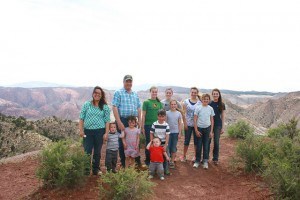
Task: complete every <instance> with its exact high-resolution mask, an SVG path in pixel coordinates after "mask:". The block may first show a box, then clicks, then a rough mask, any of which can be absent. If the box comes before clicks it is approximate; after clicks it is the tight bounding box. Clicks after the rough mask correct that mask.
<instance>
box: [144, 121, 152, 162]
mask: <svg viewBox="0 0 300 200" xmlns="http://www.w3.org/2000/svg"><path fill="white" fill-rule="evenodd" d="M144 129H145V138H146V145H145V146H147V145H148V144H149V142H150V129H151V125H144ZM145 156H146V159H145V164H146V165H149V164H150V152H149V150H148V149H147V148H145Z"/></svg>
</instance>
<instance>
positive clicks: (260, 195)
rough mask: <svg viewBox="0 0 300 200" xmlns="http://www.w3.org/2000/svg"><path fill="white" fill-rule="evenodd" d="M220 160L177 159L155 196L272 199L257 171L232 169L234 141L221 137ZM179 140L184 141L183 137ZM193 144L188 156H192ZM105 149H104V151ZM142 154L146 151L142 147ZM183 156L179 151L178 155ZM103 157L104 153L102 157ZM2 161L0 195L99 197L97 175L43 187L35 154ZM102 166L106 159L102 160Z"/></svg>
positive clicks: (20, 196)
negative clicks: (205, 163) (73, 184)
mask: <svg viewBox="0 0 300 200" xmlns="http://www.w3.org/2000/svg"><path fill="white" fill-rule="evenodd" d="M220 143H221V153H220V164H219V165H218V166H215V165H213V164H212V163H211V162H210V163H209V169H208V170H204V169H202V168H201V167H199V168H198V169H195V168H193V167H192V162H191V161H188V162H187V163H181V162H180V161H178V162H177V166H176V169H171V173H172V174H171V176H167V177H166V180H165V181H160V180H158V179H157V178H155V179H154V180H153V181H154V182H155V183H157V185H156V186H155V188H154V196H153V198H152V199H155V200H156V199H172V200H175V199H271V198H272V197H273V196H272V194H271V193H270V191H269V189H268V187H267V185H266V184H265V183H264V182H263V181H262V180H261V178H259V177H257V176H255V175H253V174H252V175H251V174H250V175H249V174H244V173H241V174H239V175H237V174H234V173H232V172H230V170H229V164H228V163H229V160H230V157H232V156H233V155H234V146H235V141H233V140H231V139H228V138H226V137H221V141H220ZM180 144H183V142H182V141H180ZM192 148H193V147H192V146H190V151H189V152H190V153H189V156H188V159H191V158H192V157H193V150H192ZM103 152H104V151H103ZM181 152H182V146H180V147H179V154H181ZM141 153H142V154H144V153H143V151H141ZM179 156H180V155H179ZM102 158H104V156H103V157H102ZM10 160H13V161H7V162H2V164H1V163H0V172H1V176H0V191H1V193H0V199H64V200H65V199H72V200H76V199H98V191H99V190H98V182H97V177H95V176H91V177H89V178H88V180H87V182H86V184H84V185H82V186H80V187H77V188H74V189H60V190H58V189H56V190H55V189H54V190H53V189H52V190H50V189H44V188H42V187H41V186H42V183H41V182H40V181H39V180H38V179H37V178H36V177H35V170H36V168H37V166H38V161H37V159H36V156H27V157H25V158H23V159H19V161H18V159H15V160H14V158H12V159H10ZM101 163H102V166H103V164H104V163H103V159H102V161H101Z"/></svg>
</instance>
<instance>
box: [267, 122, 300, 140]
mask: <svg viewBox="0 0 300 200" xmlns="http://www.w3.org/2000/svg"><path fill="white" fill-rule="evenodd" d="M297 124H298V121H297V120H296V119H295V118H292V119H291V120H290V121H289V122H288V123H285V124H284V123H282V124H279V126H278V127H276V128H271V129H269V131H268V136H269V137H272V138H281V137H285V136H286V137H289V138H291V139H293V138H294V137H297V136H298V135H300V130H299V129H297Z"/></svg>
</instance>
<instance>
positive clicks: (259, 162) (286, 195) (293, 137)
mask: <svg viewBox="0 0 300 200" xmlns="http://www.w3.org/2000/svg"><path fill="white" fill-rule="evenodd" d="M295 122H297V121H296V120H291V121H290V122H289V123H288V124H281V125H279V126H278V127H277V128H275V129H271V130H269V132H268V133H269V136H271V137H262V136H255V135H253V136H252V137H247V138H246V139H245V140H243V141H240V142H239V143H238V145H237V149H236V156H235V157H234V159H233V161H234V162H233V163H232V164H234V165H237V166H240V164H242V165H243V167H244V169H245V171H248V172H249V171H255V172H260V173H261V174H262V175H263V177H264V178H265V180H266V181H267V182H268V183H269V184H270V186H271V189H272V190H273V192H274V193H275V194H276V199H300V135H299V129H297V128H296V125H297V123H295ZM270 133H271V134H270Z"/></svg>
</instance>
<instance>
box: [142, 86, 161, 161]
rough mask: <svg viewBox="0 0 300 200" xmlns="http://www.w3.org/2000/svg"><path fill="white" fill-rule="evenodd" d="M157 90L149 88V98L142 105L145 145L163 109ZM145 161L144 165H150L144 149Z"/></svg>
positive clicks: (147, 152) (148, 155) (153, 87)
mask: <svg viewBox="0 0 300 200" xmlns="http://www.w3.org/2000/svg"><path fill="white" fill-rule="evenodd" d="M157 93H158V89H157V87H155V86H152V87H151V88H150V94H151V98H150V99H147V100H146V101H144V103H143V108H142V124H141V128H142V133H143V134H144V135H145V137H146V144H148V143H149V142H150V129H151V126H152V124H153V122H155V121H157V112H158V110H160V109H163V104H162V103H161V102H160V100H159V98H158V97H157ZM145 155H146V160H145V164H146V165H149V164H150V153H149V151H148V150H147V149H145Z"/></svg>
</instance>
